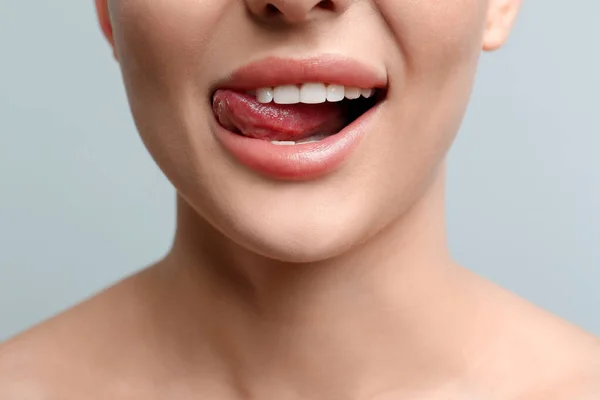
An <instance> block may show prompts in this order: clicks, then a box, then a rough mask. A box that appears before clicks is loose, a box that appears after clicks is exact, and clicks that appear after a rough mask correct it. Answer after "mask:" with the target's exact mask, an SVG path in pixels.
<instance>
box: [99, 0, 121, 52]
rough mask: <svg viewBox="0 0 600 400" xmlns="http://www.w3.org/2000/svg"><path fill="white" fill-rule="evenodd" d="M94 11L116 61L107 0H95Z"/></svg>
mask: <svg viewBox="0 0 600 400" xmlns="http://www.w3.org/2000/svg"><path fill="white" fill-rule="evenodd" d="M96 13H97V14H98V22H99V23H100V28H102V32H103V33H104V36H105V37H106V40H108V43H109V44H110V46H111V47H112V50H113V57H114V58H115V60H117V61H118V57H117V51H116V48H115V39H114V36H113V28H112V23H111V21H110V13H109V11H108V0H96Z"/></svg>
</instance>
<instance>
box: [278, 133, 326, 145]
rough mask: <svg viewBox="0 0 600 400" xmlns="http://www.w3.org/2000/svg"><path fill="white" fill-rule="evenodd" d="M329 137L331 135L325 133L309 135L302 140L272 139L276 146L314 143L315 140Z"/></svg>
mask: <svg viewBox="0 0 600 400" xmlns="http://www.w3.org/2000/svg"><path fill="white" fill-rule="evenodd" d="M327 137H329V135H324V134H316V135H313V136H311V137H308V138H306V139H302V140H298V141H297V142H294V141H292V140H284V141H278V140H272V141H271V144H274V145H276V146H293V145H297V144H306V143H314V142H319V141H321V140H323V139H325V138H327Z"/></svg>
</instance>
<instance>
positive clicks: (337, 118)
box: [212, 83, 385, 145]
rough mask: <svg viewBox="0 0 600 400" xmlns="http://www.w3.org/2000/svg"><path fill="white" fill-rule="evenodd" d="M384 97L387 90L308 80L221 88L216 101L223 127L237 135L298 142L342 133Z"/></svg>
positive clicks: (214, 97) (276, 143)
mask: <svg viewBox="0 0 600 400" xmlns="http://www.w3.org/2000/svg"><path fill="white" fill-rule="evenodd" d="M384 98H385V90H384V89H374V88H358V87H350V86H343V85H337V84H325V83H304V84H302V85H281V86H277V87H265V88H259V89H255V90H251V91H247V92H245V93H241V92H236V91H232V90H223V89H219V90H217V91H216V92H215V93H214V95H213V98H212V104H213V112H214V115H215V117H216V119H217V120H218V122H219V123H220V124H221V126H223V127H224V128H225V129H227V130H229V131H231V132H233V133H235V134H237V135H242V136H245V137H248V138H253V139H258V140H266V141H269V142H270V143H271V144H273V145H300V144H307V143H315V142H319V141H321V140H324V139H326V138H328V137H330V136H333V135H336V134H338V133H340V132H341V131H342V130H343V129H345V128H346V127H347V126H349V125H350V124H351V123H353V122H354V121H356V120H357V119H358V118H360V117H361V116H362V115H364V114H365V113H367V112H368V111H369V110H370V109H372V108H373V107H375V106H376V105H377V104H378V103H379V102H381V101H382V100H383V99H384Z"/></svg>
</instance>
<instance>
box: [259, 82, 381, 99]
mask: <svg viewBox="0 0 600 400" xmlns="http://www.w3.org/2000/svg"><path fill="white" fill-rule="evenodd" d="M252 93H253V94H254V95H255V96H256V99H257V100H258V101H259V102H260V103H265V104H267V103H271V102H272V101H274V102H275V103H276V104H298V103H304V104H321V103H325V102H327V101H328V102H331V103H333V102H338V101H342V100H344V98H346V99H349V100H355V99H358V98H359V97H360V96H361V95H362V96H363V97H365V98H367V99H368V98H370V97H372V96H373V94H374V93H375V89H361V88H357V87H350V86H348V87H345V86H342V85H334V84H331V85H326V84H324V83H305V84H303V85H301V86H300V87H298V86H296V85H283V86H276V87H274V88H272V87H265V88H259V89H257V90H256V91H249V92H248V94H252Z"/></svg>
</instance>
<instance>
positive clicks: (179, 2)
mask: <svg viewBox="0 0 600 400" xmlns="http://www.w3.org/2000/svg"><path fill="white" fill-rule="evenodd" d="M106 1H107V0H104V1H103V0H98V1H97V4H98V6H99V7H100V9H102V8H103V7H106V4H105V2H106ZM514 3H517V0H331V1H322V2H319V1H318V0H169V1H157V0H108V9H109V10H110V15H111V22H112V29H113V32H114V44H115V51H116V55H117V58H118V61H119V63H120V66H121V68H122V72H123V77H124V81H125V85H126V89H127V94H128V97H129V101H130V104H131V108H132V112H133V116H134V119H135V121H136V124H137V127H138V129H139V132H140V134H141V137H142V139H143V141H144V143H145V144H146V146H147V148H148V149H149V151H150V153H151V154H152V156H153V157H154V159H155V160H156V161H157V163H158V164H159V165H160V167H161V168H162V169H163V171H164V172H165V174H166V175H167V177H168V178H169V179H170V180H171V182H172V183H173V184H174V185H175V187H176V188H177V190H178V192H179V193H180V194H181V196H182V197H183V198H184V199H185V200H186V201H187V203H189V205H190V206H191V207H193V208H194V209H195V211H196V212H197V213H199V214H200V215H201V216H202V217H204V218H205V219H206V220H208V221H209V222H210V223H211V224H212V225H213V226H214V227H216V228H217V229H218V230H220V231H221V232H223V233H224V234H225V235H226V236H227V237H229V238H230V239H232V240H233V241H235V242H237V243H239V244H241V245H243V246H244V247H246V248H249V249H251V250H253V251H255V252H257V253H259V254H263V255H265V256H268V257H272V258H276V259H280V260H284V261H317V260H322V259H326V258H329V257H333V256H336V255H339V254H341V253H343V252H344V251H346V250H348V249H349V248H350V247H351V246H353V245H356V244H357V243H360V242H363V241H364V240H366V239H368V238H369V237H370V236H372V235H374V234H375V233H376V232H377V231H378V230H380V229H382V228H383V227H384V226H386V225H389V224H390V223H392V222H393V221H394V220H396V219H398V218H399V217H400V216H402V215H403V214H404V213H405V212H406V211H407V210H408V209H409V208H410V207H411V205H413V204H414V203H415V202H417V201H418V200H419V199H420V198H421V197H422V196H423V195H424V193H426V191H427V189H428V187H429V186H430V185H431V184H432V182H433V181H434V180H435V178H436V177H437V176H438V175H439V173H440V169H441V166H442V165H443V160H444V156H445V154H446V152H447V150H448V149H449V147H450V144H451V142H452V141H453V139H454V137H455V134H456V132H457V130H458V128H459V125H460V122H461V120H462V118H463V114H464V111H465V107H466V105H467V102H468V98H469V94H470V91H471V87H472V83H473V79H474V75H475V70H476V65H477V61H478V57H479V54H480V52H481V49H482V46H485V44H486V41H490V43H491V44H490V47H494V46H496V45H497V44H500V43H498V42H501V41H502V40H503V35H505V32H504V31H506V30H508V26H509V25H510V22H511V21H510V18H508V17H509V16H510V15H509V14H510V10H508V11H507V10H505V9H503V8H502V7H508V8H509V9H510V8H511V7H512V8H516V5H515V4H514ZM101 14H102V11H101ZM498 21H500V22H498ZM495 22H497V24H496V25H502V26H500V27H498V26H495V25H494V23H495ZM105 25H106V24H105ZM491 25H494V26H495V28H494V29H495V30H493V32H492V30H490V26H491ZM105 27H106V26H105ZM503 27H504V28H503ZM107 33H108V34H109V36H110V32H108V30H107ZM486 35H489V37H487V36H486ZM324 55H326V56H327V57H330V58H331V57H332V56H333V57H335V56H340V57H343V58H344V59H351V60H356V61H359V62H361V63H362V64H364V65H365V66H366V67H367V68H369V69H370V70H371V71H372V73H373V75H376V76H378V77H379V78H380V80H382V82H384V83H385V84H384V86H385V90H383V91H382V92H383V93H385V98H384V99H382V100H381V101H380V102H379V103H378V104H377V106H376V107H375V109H374V110H373V112H372V113H371V114H372V115H371V117H370V118H369V120H368V122H366V123H364V124H363V125H364V126H363V128H362V129H363V131H362V132H361V134H360V138H359V140H356V142H355V145H354V147H353V149H352V150H351V151H349V152H348V153H347V154H345V155H344V157H343V159H344V161H343V162H341V163H338V164H339V165H338V164H336V166H335V168H330V169H329V170H327V171H325V172H322V173H320V174H317V175H315V176H307V177H304V178H302V179H298V178H297V177H296V178H294V179H292V178H290V177H288V178H286V177H283V178H282V177H279V178H277V177H274V176H271V175H268V174H266V175H265V174H263V173H261V172H260V171H257V170H255V169H253V168H250V167H248V165H246V164H244V163H243V162H240V159H239V157H236V156H233V155H232V154H231V152H230V151H229V150H228V149H227V147H226V146H224V145H223V143H222V142H221V141H220V140H219V132H217V131H218V130H219V129H221V128H220V125H219V124H218V123H217V118H216V116H215V113H214V112H213V94H214V92H215V89H219V85H220V84H221V83H222V82H224V81H226V79H227V78H228V77H229V76H230V75H231V73H232V72H234V71H236V70H237V69H239V68H240V67H243V66H245V65H247V64H248V63H249V62H254V61H260V60H263V59H265V58H267V57H277V58H279V59H281V58H283V59H287V58H294V59H305V58H312V59H314V58H315V57H316V58H317V59H318V58H319V57H321V56H324ZM269 73H270V72H269V69H268V68H265V69H264V75H266V76H267V77H268V75H269ZM350 75H351V74H350ZM289 83H298V82H289ZM323 83H328V82H323ZM273 146H274V145H273ZM273 150H275V151H279V150H276V149H274V148H273Z"/></svg>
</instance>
